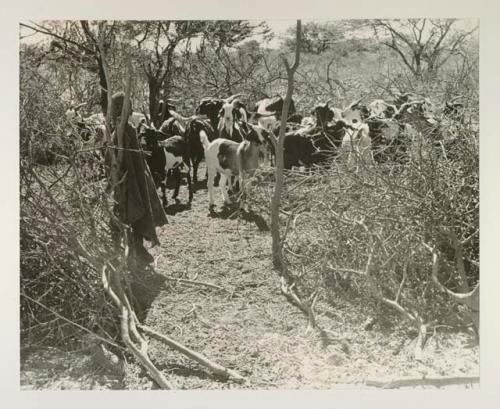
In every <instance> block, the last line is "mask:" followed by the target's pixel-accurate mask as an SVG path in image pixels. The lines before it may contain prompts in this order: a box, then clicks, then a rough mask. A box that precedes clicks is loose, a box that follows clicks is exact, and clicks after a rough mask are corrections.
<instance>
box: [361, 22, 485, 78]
mask: <svg viewBox="0 0 500 409" xmlns="http://www.w3.org/2000/svg"><path fill="white" fill-rule="evenodd" d="M458 21H459V20H458V19H426V18H422V19H402V20H370V22H369V24H370V25H371V26H372V28H373V29H374V30H375V33H376V34H378V33H381V34H382V36H383V41H382V44H384V45H385V46H387V47H389V48H390V49H392V50H394V51H395V52H396V53H397V54H398V56H399V57H400V58H401V60H402V61H403V63H404V65H405V66H406V67H407V68H408V69H409V70H410V72H411V73H412V74H413V75H414V76H415V77H417V78H423V77H426V76H434V75H435V74H436V73H437V72H438V70H439V69H440V68H441V67H442V66H443V65H444V64H445V63H446V62H447V61H448V60H449V59H450V57H451V56H452V55H456V54H459V52H460V47H461V46H462V45H463V44H464V42H465V41H466V40H467V38H469V37H470V36H471V35H472V34H473V33H474V32H475V31H476V30H477V26H475V27H473V28H472V29H470V30H464V29H459V28H457V27H456V25H457V22H458Z"/></svg>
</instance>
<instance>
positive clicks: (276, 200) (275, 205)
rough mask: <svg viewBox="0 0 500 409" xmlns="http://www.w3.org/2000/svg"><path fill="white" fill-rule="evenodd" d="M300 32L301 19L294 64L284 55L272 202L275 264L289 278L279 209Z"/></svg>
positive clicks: (298, 57)
mask: <svg viewBox="0 0 500 409" xmlns="http://www.w3.org/2000/svg"><path fill="white" fill-rule="evenodd" d="M300 34H301V21H300V20H297V33H296V43H295V44H296V45H295V61H294V63H293V66H292V67H290V65H289V64H288V61H287V59H286V58H285V57H283V62H284V64H285V67H286V71H287V77H288V88H287V91H286V96H285V102H284V104H283V111H282V114H281V127H280V133H279V136H278V141H277V146H276V171H275V178H276V185H275V187H274V193H273V200H272V202H271V236H272V240H273V244H272V246H273V266H274V268H275V269H277V270H278V272H279V274H280V275H281V276H282V277H285V278H288V273H287V271H286V266H285V265H284V262H283V253H282V243H281V233H280V225H279V211H280V206H281V191H282V190H283V146H284V139H285V132H286V120H287V118H288V111H289V109H290V105H291V100H292V94H293V86H294V84H293V76H294V74H295V71H296V70H297V67H298V66H299V62H300Z"/></svg>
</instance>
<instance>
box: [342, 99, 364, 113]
mask: <svg viewBox="0 0 500 409" xmlns="http://www.w3.org/2000/svg"><path fill="white" fill-rule="evenodd" d="M363 99H364V97H361V98H359V99H356V100H354V101H353V102H351V103H350V104H349V105H348V106H347V108H346V109H344V111H345V110H347V109H350V108H352V107H353V106H356V105H358V104H359V103H360V102H361V101H362V100H363Z"/></svg>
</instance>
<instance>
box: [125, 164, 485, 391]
mask: <svg viewBox="0 0 500 409" xmlns="http://www.w3.org/2000/svg"><path fill="white" fill-rule="evenodd" d="M200 174H202V171H201V170H200ZM217 193H219V192H218V191H217ZM180 201H181V203H186V201H187V191H186V189H185V186H182V187H181V194H180ZM221 202H222V198H221V197H220V196H219V195H217V198H216V203H219V204H220V203H221ZM207 206H208V198H207V192H206V189H204V188H201V189H198V190H197V192H196V193H195V196H194V201H193V203H192V207H191V208H190V209H188V208H187V207H186V206H183V205H182V204H181V205H173V206H170V207H169V209H168V210H169V213H175V214H171V215H169V222H170V224H169V225H167V226H165V227H164V228H163V229H162V231H161V232H160V239H161V242H162V244H161V247H159V248H156V249H154V250H153V253H154V255H155V256H156V257H158V259H157V271H158V272H159V273H161V274H162V275H165V276H167V277H168V278H169V279H168V280H166V281H165V282H164V283H163V284H162V281H163V280H164V277H162V278H158V277H157V279H158V281H155V280H154V279H153V280H151V286H153V287H155V290H156V293H155V297H154V300H153V301H152V304H151V306H150V308H149V310H148V312H147V315H146V317H145V321H146V323H147V324H148V325H150V326H151V327H153V328H154V329H156V330H158V331H160V332H163V333H165V334H168V335H170V336H171V337H173V338H174V339H176V340H178V341H179V342H182V343H184V344H185V345H187V346H189V347H190V348H192V349H194V350H196V351H198V352H201V353H203V354H205V355H206V356H207V357H209V358H210V359H212V360H214V361H216V362H219V363H221V364H222V365H225V366H227V367H229V368H232V369H235V370H237V371H238V372H239V373H241V374H242V375H244V376H246V377H247V378H248V379H249V382H248V383H247V384H245V385H239V384H236V383H233V382H227V381H224V380H221V379H218V378H217V377H214V376H212V375H210V374H209V373H208V372H206V371H205V370H204V369H203V368H201V367H200V366H198V365H197V364H196V363H195V362H193V361H190V360H189V359H187V358H185V357H184V356H182V355H180V354H179V353H177V352H175V351H172V350H170V349H168V348H166V347H165V346H164V345H161V344H159V343H157V342H155V341H153V340H152V341H151V349H150V352H151V356H152V358H153V360H154V361H155V363H157V365H158V367H159V368H161V369H162V370H163V371H164V372H165V374H166V375H167V377H168V378H169V379H170V380H171V382H172V383H173V384H174V385H175V386H176V387H177V388H183V389H198V388H201V389H233V388H259V389H274V388H279V389H294V388H305V389H311V388H322V389H330V388H336V387H341V388H345V387H366V385H365V381H366V380H367V379H368V380H369V379H374V380H384V379H385V380H391V379H400V378H422V377H426V378H432V377H443V376H447V377H449V376H478V375H479V348H478V347H477V346H472V347H466V344H467V343H468V342H469V338H470V337H469V336H468V335H467V334H457V333H449V334H447V333H443V332H439V331H438V332H437V333H436V334H435V335H434V336H432V337H431V338H430V340H429V341H428V343H427V346H426V348H425V351H424V356H423V359H422V361H421V362H416V361H415V360H414V359H413V358H412V353H413V341H412V339H413V338H414V335H412V334H411V331H409V330H407V329H405V326H404V323H401V322H400V320H399V319H396V317H395V316H392V315H391V316H388V317H387V319H386V320H384V321H383V322H379V323H377V324H376V325H375V326H374V327H373V329H372V330H370V331H366V330H364V322H365V321H366V319H367V318H368V317H369V316H370V311H369V310H368V309H367V307H366V306H365V303H364V302H363V300H362V299H356V297H355V296H353V295H352V294H350V295H347V294H343V293H340V294H334V301H333V302H330V305H329V306H328V308H329V311H330V313H329V314H328V315H323V316H321V317H319V322H320V324H321V326H322V328H324V329H326V330H327V331H329V332H328V334H329V335H330V336H329V339H325V338H321V337H320V336H319V334H318V333H312V334H309V335H305V329H306V324H307V322H306V320H305V318H304V316H303V315H302V314H301V313H300V312H299V310H298V309H296V308H295V307H293V306H292V305H290V304H289V303H287V301H286V300H285V298H284V297H283V296H282V295H281V294H280V291H279V281H278V278H277V277H276V276H275V274H274V272H273V270H272V268H271V260H270V248H271V238H270V235H269V232H267V231H261V230H260V229H259V228H258V226H257V225H256V224H255V223H254V222H252V221H245V220H242V219H235V218H228V217H209V215H208V207H207ZM217 210H219V211H220V205H219V206H218V209H217ZM226 216H227V214H226ZM178 278H183V279H188V280H197V281H201V282H205V283H211V284H213V285H215V286H218V287H221V289H218V288H212V287H208V286H202V285H196V286H195V285H190V284H187V283H181V282H177V281H176V280H171V279H178ZM325 307H326V306H325ZM126 384H127V385H128V387H130V388H151V387H152V383H151V381H148V380H147V378H146V377H145V375H144V373H143V372H142V371H141V370H140V368H139V367H137V366H133V365H132V366H130V370H129V371H128V374H127V379H126Z"/></svg>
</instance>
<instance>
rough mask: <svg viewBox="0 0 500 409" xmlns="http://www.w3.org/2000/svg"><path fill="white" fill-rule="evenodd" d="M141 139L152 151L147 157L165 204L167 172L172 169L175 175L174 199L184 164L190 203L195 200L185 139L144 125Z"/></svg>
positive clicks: (146, 147)
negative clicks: (186, 170)
mask: <svg viewBox="0 0 500 409" xmlns="http://www.w3.org/2000/svg"><path fill="white" fill-rule="evenodd" d="M140 137H141V141H143V145H144V147H145V150H147V151H149V152H151V153H150V155H149V156H147V157H146V162H147V164H148V166H149V169H150V171H151V174H152V175H153V180H154V181H155V184H156V186H160V188H161V192H162V201H163V206H166V205H167V197H166V193H165V191H166V183H165V181H166V178H167V172H168V171H169V170H172V173H173V174H174V177H175V188H174V194H173V195H172V199H176V198H177V196H178V194H179V188H180V185H181V171H180V168H181V166H182V165H183V164H184V165H186V166H187V168H188V172H187V176H186V178H187V184H188V189H189V203H191V201H192V200H193V189H192V185H191V173H190V172H191V167H190V160H189V154H188V147H187V143H186V141H185V139H184V138H183V137H182V136H180V135H175V136H171V137H168V136H167V135H165V134H163V133H162V132H161V131H159V130H157V129H155V128H154V126H153V127H148V126H142V127H141V130H140Z"/></svg>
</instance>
